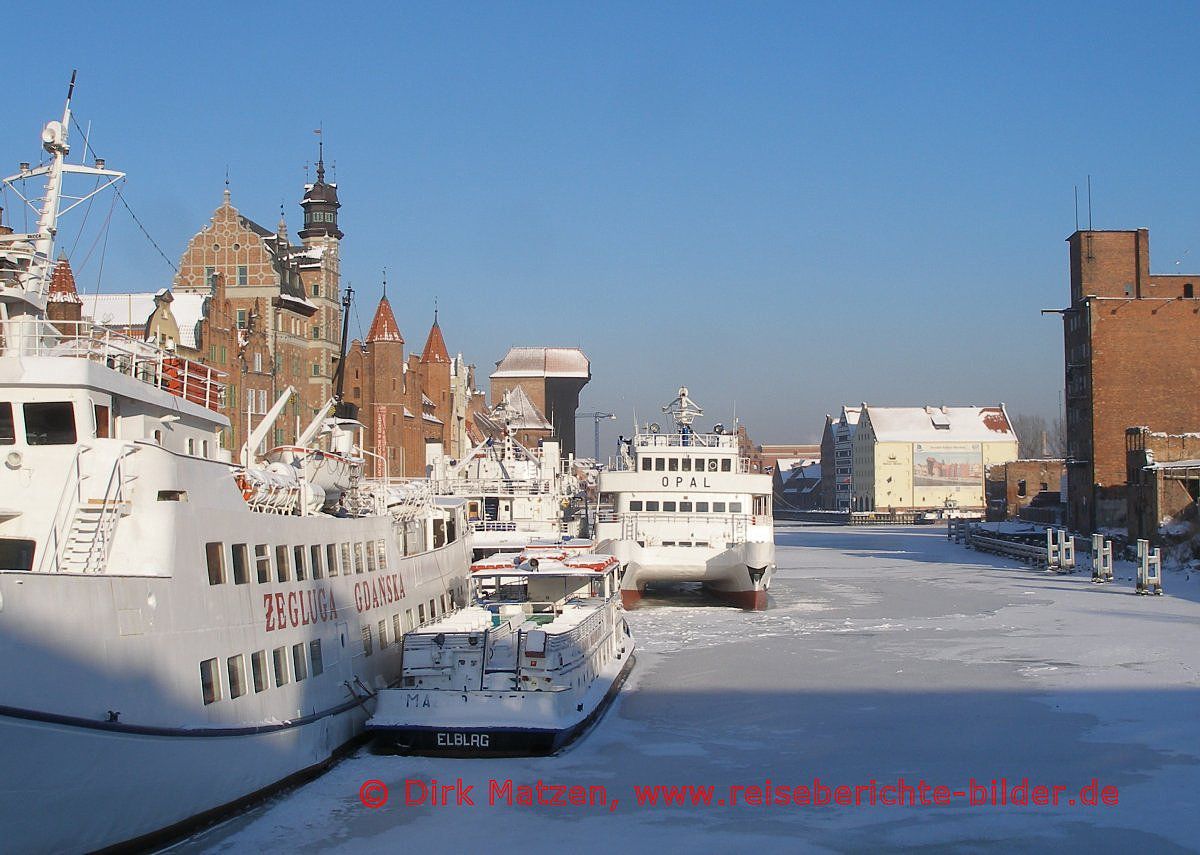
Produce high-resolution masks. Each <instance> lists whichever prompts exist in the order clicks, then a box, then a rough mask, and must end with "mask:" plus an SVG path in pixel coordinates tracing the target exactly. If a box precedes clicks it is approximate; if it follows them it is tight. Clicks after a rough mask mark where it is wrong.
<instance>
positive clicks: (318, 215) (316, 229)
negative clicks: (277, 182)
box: [300, 127, 343, 240]
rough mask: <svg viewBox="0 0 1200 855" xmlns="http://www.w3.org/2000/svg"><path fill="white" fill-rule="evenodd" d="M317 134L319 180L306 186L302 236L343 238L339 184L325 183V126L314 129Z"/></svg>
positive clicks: (302, 202) (305, 238) (303, 200)
mask: <svg viewBox="0 0 1200 855" xmlns="http://www.w3.org/2000/svg"><path fill="white" fill-rule="evenodd" d="M313 133H314V134H316V135H317V180H316V181H315V182H314V183H312V184H306V185H305V186H304V198H303V199H301V200H300V207H301V208H303V209H304V228H303V229H301V230H300V238H301V239H302V240H308V239H309V238H319V237H333V238H337V239H338V240H341V239H342V237H343V235H342V230H341V229H339V228H338V214H337V212H338V208H340V207H341V204H340V203H339V202H338V195H337V185H336V184H326V183H325V135H324V128H323V127H321V128H317V129H316V130H314V131H313Z"/></svg>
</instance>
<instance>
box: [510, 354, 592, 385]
mask: <svg viewBox="0 0 1200 855" xmlns="http://www.w3.org/2000/svg"><path fill="white" fill-rule="evenodd" d="M591 376H592V368H591V363H590V362H588V358H587V356H585V355H584V353H583V351H582V350H580V349H579V348H577V347H513V348H509V351H508V353H507V354H505V356H504V358H503V359H501V360H500V361H499V362H497V363H496V370H495V371H493V372H492V377H584V378H590V377H591Z"/></svg>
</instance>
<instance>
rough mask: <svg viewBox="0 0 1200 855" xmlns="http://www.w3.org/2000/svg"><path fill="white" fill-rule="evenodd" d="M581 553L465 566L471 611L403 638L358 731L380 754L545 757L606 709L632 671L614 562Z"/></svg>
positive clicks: (564, 550) (546, 549)
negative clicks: (395, 671) (389, 678)
mask: <svg viewBox="0 0 1200 855" xmlns="http://www.w3.org/2000/svg"><path fill="white" fill-rule="evenodd" d="M584 548H585V546H584V544H581V543H579V542H572V543H570V544H566V545H558V546H554V545H549V544H548V545H538V546H532V547H529V548H527V549H525V550H523V551H522V552H520V553H517V554H513V553H508V554H500V555H494V556H492V557H490V558H485V559H481V560H479V561H476V562H475V563H474V564H472V565H471V574H470V576H469V584H470V587H471V589H472V592H473V601H472V604H471V605H469V606H467V607H465V608H463V609H460V610H458V611H456V612H453V613H450V614H447V615H445V616H444V617H443V618H441V619H440V620H437V621H434V622H432V623H428V624H425V625H423V626H421V627H419V628H418V629H416V630H413V631H411V632H409V633H407V634H405V636H404V640H403V648H402V652H401V657H402V660H401V669H400V671H401V677H400V685H399V686H397V687H394V688H389V689H385V690H382V691H380V692H379V693H378V697H377V700H376V706H375V714H374V715H373V716H372V717H371V719H370V720H369V721H368V722H367V731H368V732H369V733H371V734H373V735H374V736H375V738H376V745H377V746H378V747H380V748H383V749H384V750H388V749H390V750H394V751H399V752H400V753H405V754H428V755H441V756H454V757H496V756H510V757H511V756H527V755H545V754H554V753H556V752H558V751H560V750H562V749H563V748H564V747H566V746H567V745H569V744H570V743H571V742H572V741H574V740H575V739H576V738H577V737H579V736H580V735H581V734H582V733H584V732H585V731H586V730H587V729H588V728H589V727H590V726H591V725H592V724H593V723H594V722H595V721H596V720H597V719H599V717H600V716H601V715H603V713H604V710H605V709H606V708H607V706H608V704H609V703H610V702H611V701H612V699H613V698H614V697H615V696H616V693H617V692H618V691H619V690H620V688H621V684H622V683H624V681H625V678H626V677H627V676H628V675H629V672H630V671H631V669H632V667H633V663H634V656H633V647H634V644H633V636H632V635H631V634H630V632H629V627H628V625H627V624H626V622H625V619H624V617H623V616H622V615H621V610H620V608H619V604H620V597H619V583H618V572H619V569H620V564H619V562H618V561H617V560H616V559H615V558H613V557H612V556H609V555H596V554H594V553H591V552H590V551H589V552H585V551H584Z"/></svg>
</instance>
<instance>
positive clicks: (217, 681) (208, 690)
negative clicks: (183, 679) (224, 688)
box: [200, 659, 221, 706]
mask: <svg viewBox="0 0 1200 855" xmlns="http://www.w3.org/2000/svg"><path fill="white" fill-rule="evenodd" d="M220 667H221V665H220V663H219V662H218V661H217V660H216V659H205V660H204V661H203V662H201V663H200V688H201V690H202V691H203V692H204V704H205V706H207V705H208V704H215V703H216V702H217V701H219V700H221V674H220V670H219V669H220Z"/></svg>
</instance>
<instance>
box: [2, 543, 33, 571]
mask: <svg viewBox="0 0 1200 855" xmlns="http://www.w3.org/2000/svg"><path fill="white" fill-rule="evenodd" d="M34 545H35V543H34V541H32V540H24V539H21V538H17V537H0V570H32V569H33V550H34Z"/></svg>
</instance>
